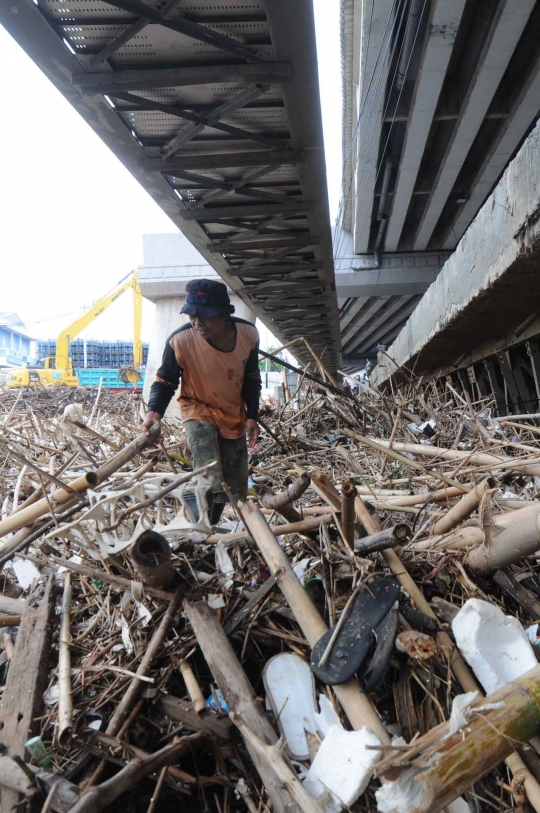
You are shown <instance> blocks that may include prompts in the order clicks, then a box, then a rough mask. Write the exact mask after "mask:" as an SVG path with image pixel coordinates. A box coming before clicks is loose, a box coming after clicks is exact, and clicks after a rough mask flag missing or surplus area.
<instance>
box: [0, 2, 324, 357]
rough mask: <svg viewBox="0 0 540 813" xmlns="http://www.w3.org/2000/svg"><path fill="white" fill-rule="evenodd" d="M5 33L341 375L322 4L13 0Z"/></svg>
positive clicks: (185, 228)
mask: <svg viewBox="0 0 540 813" xmlns="http://www.w3.org/2000/svg"><path fill="white" fill-rule="evenodd" d="M0 23H2V24H3V25H4V26H5V28H6V29H7V30H8V31H9V32H10V33H11V35H12V36H13V37H14V38H15V39H16V40H17V42H18V43H19V44H20V45H21V46H22V47H23V48H24V50H25V51H26V52H27V53H28V54H29V56H30V57H31V58H32V59H33V60H34V61H35V62H36V64H37V65H38V66H39V67H40V68H41V70H42V71H43V72H44V73H45V74H46V75H47V76H48V77H49V79H50V80H51V81H52V82H53V83H54V85H55V86H56V87H57V88H58V89H59V90H60V92H61V93H62V94H63V95H64V96H65V97H66V98H67V99H68V101H69V102H70V103H71V104H72V105H73V106H74V107H75V109H76V110H77V111H78V112H79V113H80V114H81V115H82V116H83V117H84V119H85V120H86V121H87V122H88V124H89V125H90V126H91V127H92V128H93V129H94V131H95V132H96V133H97V134H98V135H99V137H100V138H101V139H103V141H104V142H105V143H106V144H107V145H108V147H109V148H110V149H111V150H112V151H113V152H114V153H115V155H117V156H118V158H119V159H120V160H121V161H122V162H123V163H124V164H125V166H126V167H127V168H128V169H129V170H130V172H131V173H132V174H133V175H134V176H135V177H136V178H137V180H138V181H139V182H140V183H141V184H142V186H144V188H145V189H146V190H147V191H148V193H149V194H150V195H151V196H152V197H153V198H154V200H156V201H157V203H158V204H159V205H160V206H161V207H162V209H163V210H164V211H165V212H166V213H167V214H168V216H169V217H170V218H171V220H172V221H173V222H174V223H175V224H176V225H177V226H178V228H179V229H180V230H181V231H182V232H183V233H184V235H186V237H187V238H188V239H189V240H190V242H191V243H192V244H193V246H194V247H195V248H196V249H197V250H198V251H199V252H200V254H202V255H203V257H204V258H205V260H206V261H207V262H208V263H209V264H210V265H211V266H212V268H213V269H214V270H215V271H216V272H217V273H218V274H219V275H220V276H221V277H222V279H223V280H224V281H225V282H227V284H228V285H229V287H230V288H231V289H232V291H233V292H234V293H235V294H237V295H238V297H240V299H241V300H242V301H243V302H244V304H245V305H246V307H247V308H248V309H249V310H250V311H251V312H252V313H254V314H255V315H257V316H259V317H260V318H261V319H262V321H263V322H264V323H265V324H266V325H267V327H268V328H269V329H270V330H271V331H272V332H273V333H274V334H275V335H276V336H277V337H278V338H279V339H280V340H282V341H283V342H284V343H285V342H287V341H290V340H291V339H293V338H296V337H297V336H301V335H304V336H306V338H308V339H309V341H310V343H311V344H312V346H313V347H314V348H315V349H316V351H317V352H318V353H319V354H320V355H322V356H323V358H324V361H325V363H326V365H327V366H328V368H329V370H330V371H332V372H335V371H336V370H337V368H338V367H339V364H340V327H339V317H338V307H337V297H336V291H335V280H334V271H333V258H332V241H331V234H330V225H329V215H328V201H327V190H326V177H325V161H324V150H323V139H322V126H321V114H320V105H319V88H318V78H317V60H316V50H315V34H314V24H313V12H312V4H311V1H310V0H294V2H290V0H246V2H243V3H236V2H232V0H231V2H228V1H227V0H190V2H189V3H186V2H183V0H159V2H150V0H148V2H144V3H143V2H140V0H114V2H113V0H65V1H64V0H9V2H6V3H0ZM6 81H9V78H6ZM61 143H62V133H61V132H59V133H58V145H59V146H58V154H57V155H55V156H49V160H54V161H57V162H58V164H59V166H60V164H61V159H62V149H61ZM72 170H73V171H74V174H76V168H72ZM78 194H84V190H78ZM295 352H296V353H297V355H298V356H299V358H300V360H303V361H307V360H308V358H311V356H309V357H308V355H306V354H307V351H306V350H303V349H302V348H297V349H296V350H295Z"/></svg>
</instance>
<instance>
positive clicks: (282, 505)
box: [259, 473, 310, 522]
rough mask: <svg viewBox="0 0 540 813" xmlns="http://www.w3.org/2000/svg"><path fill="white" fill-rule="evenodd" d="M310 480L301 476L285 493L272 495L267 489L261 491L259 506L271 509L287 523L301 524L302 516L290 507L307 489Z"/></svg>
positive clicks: (303, 475)
mask: <svg viewBox="0 0 540 813" xmlns="http://www.w3.org/2000/svg"><path fill="white" fill-rule="evenodd" d="M309 485H310V479H309V476H308V475H307V474H305V473H304V474H302V475H301V476H300V477H299V478H298V479H297V480H295V481H294V483H291V484H290V486H287V489H286V490H285V491H280V492H279V494H273V493H272V492H271V491H270V490H269V489H263V491H262V492H261V494H260V495H259V500H260V502H261V505H263V506H264V507H265V508H271V509H273V510H274V511H277V512H278V513H279V514H281V516H282V517H284V519H286V520H287V522H301V521H302V515H301V514H300V513H299V512H298V511H297V510H296V508H295V507H294V506H293V505H292V503H293V502H296V500H299V499H300V497H301V496H302V494H303V493H304V492H305V491H306V489H308V488H309Z"/></svg>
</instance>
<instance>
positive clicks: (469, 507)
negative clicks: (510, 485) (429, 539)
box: [433, 477, 496, 534]
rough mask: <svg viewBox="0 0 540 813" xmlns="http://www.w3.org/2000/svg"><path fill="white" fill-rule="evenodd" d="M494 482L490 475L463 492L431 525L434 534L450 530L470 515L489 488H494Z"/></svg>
mask: <svg viewBox="0 0 540 813" xmlns="http://www.w3.org/2000/svg"><path fill="white" fill-rule="evenodd" d="M495 486H496V483H495V480H494V479H493V478H492V477H486V478H485V479H484V480H482V482H481V483H478V485H477V486H475V487H474V488H473V489H471V491H469V492H468V493H467V494H465V495H464V496H463V497H462V498H461V499H460V501H459V502H458V503H457V504H456V505H454V506H453V508H451V509H450V511H447V512H446V514H445V515H444V516H443V517H441V519H440V520H439V521H438V522H436V523H435V525H434V527H433V533H434V534H445V533H447V532H448V531H451V530H452V529H453V528H455V527H456V526H457V525H459V524H460V523H461V522H463V520H465V519H467V517H470V515H471V514H472V512H473V511H474V510H476V508H478V506H479V505H480V502H481V500H482V498H483V496H484V494H486V493H487V492H488V491H489V490H490V489H492V488H495Z"/></svg>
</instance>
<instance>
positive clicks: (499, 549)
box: [465, 514, 540, 574]
mask: <svg viewBox="0 0 540 813" xmlns="http://www.w3.org/2000/svg"><path fill="white" fill-rule="evenodd" d="M537 550H540V514H532V515H530V516H528V517H526V519H524V520H522V521H521V522H519V523H518V524H517V525H511V526H510V527H509V528H506V529H505V530H504V531H501V533H500V534H498V535H497V536H496V537H495V539H494V540H493V541H492V543H491V545H490V546H488V545H485V544H484V545H480V547H478V548H475V549H474V550H472V551H471V552H470V553H469V554H468V556H467V558H466V560H465V561H466V564H467V565H468V566H469V567H470V568H471V569H472V570H474V572H475V573H484V574H486V573H490V572H491V571H493V570H498V569H499V568H501V567H506V566H507V565H510V564H513V563H514V562H519V560H520V559H522V558H523V557H524V556H530V555H531V554H532V553H535V552H536V551H537Z"/></svg>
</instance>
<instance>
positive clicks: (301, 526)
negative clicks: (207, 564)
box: [204, 509, 334, 545]
mask: <svg viewBox="0 0 540 813" xmlns="http://www.w3.org/2000/svg"><path fill="white" fill-rule="evenodd" d="M326 510H328V509H326ZM333 521H334V516H333V514H317V515H316V516H314V517H312V519H303V520H301V521H300V522H287V523H284V524H283V525H269V526H268V527H269V528H270V530H271V531H272V533H273V534H274V536H285V534H305V533H307V532H308V531H315V530H316V529H317V528H319V527H320V526H321V525H322V524H324V525H328V523H329V522H333ZM249 536H251V534H250V532H249V531H240V532H239V533H236V532H235V531H232V533H227V534H210V536H209V537H207V539H205V540H204V544H205V545H212V544H214V543H216V542H221V540H222V539H226V540H228V541H229V542H232V541H233V539H247V538H248V537H249Z"/></svg>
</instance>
